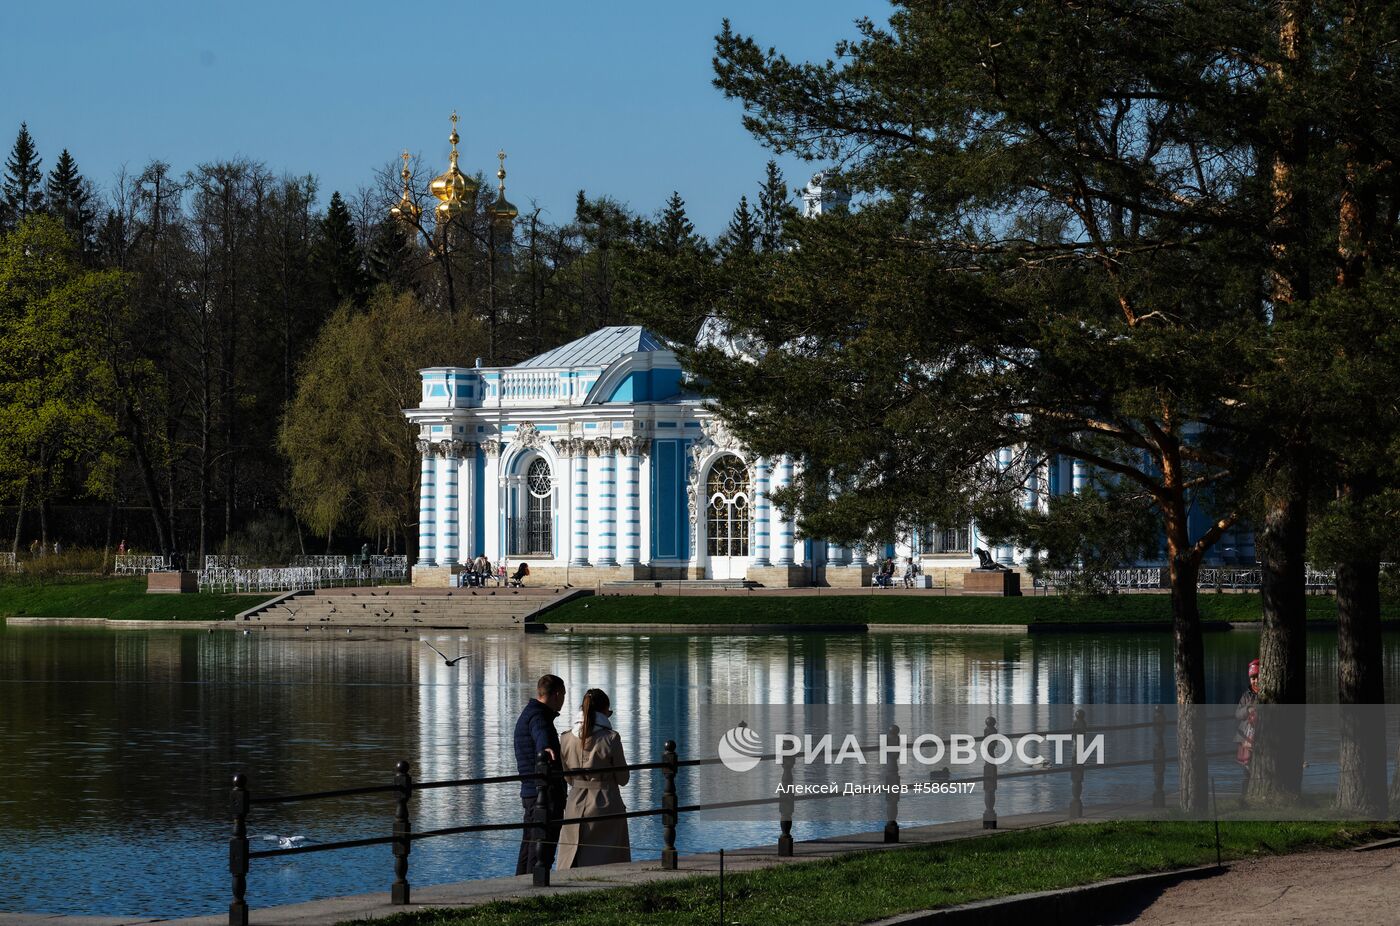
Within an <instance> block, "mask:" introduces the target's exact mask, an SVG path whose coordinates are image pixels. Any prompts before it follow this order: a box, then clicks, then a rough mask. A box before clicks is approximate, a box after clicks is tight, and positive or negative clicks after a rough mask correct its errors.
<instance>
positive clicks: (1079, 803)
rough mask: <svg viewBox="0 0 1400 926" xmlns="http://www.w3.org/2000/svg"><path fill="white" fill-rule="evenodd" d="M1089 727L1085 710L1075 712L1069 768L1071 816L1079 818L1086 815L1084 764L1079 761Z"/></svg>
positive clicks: (1073, 818) (1071, 817) (1074, 818)
mask: <svg viewBox="0 0 1400 926" xmlns="http://www.w3.org/2000/svg"><path fill="white" fill-rule="evenodd" d="M1088 729H1089V725H1088V723H1087V722H1086V721H1085V719H1084V711H1083V710H1082V709H1081V710H1077V711H1075V712H1074V755H1073V757H1072V758H1071V760H1070V762H1071V765H1070V768H1069V787H1070V799H1069V817H1070V819H1071V820H1078V819H1079V818H1080V817H1082V816H1084V765H1083V763H1081V762H1080V761H1079V750H1080V749H1082V748H1083V747H1084V734H1085V732H1086V731H1087V730H1088Z"/></svg>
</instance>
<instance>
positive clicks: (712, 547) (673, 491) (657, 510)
mask: <svg viewBox="0 0 1400 926" xmlns="http://www.w3.org/2000/svg"><path fill="white" fill-rule="evenodd" d="M421 375H422V381H423V399H422V403H421V404H420V405H419V406H418V407H417V408H415V409H409V410H407V411H406V412H405V414H406V415H407V416H408V419H409V420H410V421H411V422H413V424H414V425H416V426H417V428H418V435H419V436H418V450H419V452H420V453H421V454H422V483H421V486H422V487H421V496H420V510H419V554H418V562H417V567H416V568H415V570H414V581H415V583H417V584H446V583H447V582H449V581H450V575H451V574H452V573H453V572H455V571H458V570H459V568H460V566H462V565H463V564H466V563H468V562H470V561H471V560H472V559H473V558H474V557H476V556H477V555H478V554H481V553H484V554H485V555H486V556H487V557H488V558H489V559H490V560H491V562H492V564H493V565H496V564H499V563H501V562H509V563H511V564H512V565H514V564H515V563H517V562H518V561H520V560H525V561H527V562H529V563H530V572H531V576H532V578H534V579H536V580H537V581H540V582H543V583H550V582H557V583H563V582H568V583H571V584H574V585H583V584H594V583H597V582H604V581H612V580H619V579H634V578H636V579H700V578H707V579H743V578H749V579H752V580H754V581H758V582H761V583H763V584H764V585H778V586H783V585H807V584H811V583H812V582H814V581H822V582H829V583H831V584H841V585H858V584H861V582H862V580H863V579H864V578H866V577H868V575H869V567H868V565H867V564H866V562H865V557H863V556H862V557H856V556H853V555H852V552H851V551H850V550H846V549H843V548H839V547H835V546H832V547H826V546H824V545H819V544H813V543H812V542H810V541H807V542H801V543H799V542H797V540H796V539H795V532H794V524H793V522H792V521H791V520H788V519H785V518H783V517H782V516H781V514H780V513H779V512H778V510H777V509H776V507H774V506H773V505H772V504H770V503H769V501H768V493H769V490H770V488H773V489H776V488H781V487H783V486H786V485H788V484H789V483H790V482H791V480H792V478H793V472H794V470H793V467H794V461H793V459H792V458H791V457H787V456H784V457H781V458H778V459H771V460H770V459H764V458H754V457H753V455H752V454H750V453H748V451H747V450H746V449H745V448H744V447H742V446H740V445H739V443H738V442H737V441H736V440H735V439H734V438H733V436H732V435H731V434H730V433H729V431H728V430H727V429H726V428H725V427H724V426H723V423H722V422H720V421H719V420H718V419H717V418H715V417H714V416H713V415H711V414H710V413H709V412H708V411H707V410H706V409H705V408H704V406H703V405H702V403H701V396H699V395H696V394H694V393H690V392H686V391H684V390H683V389H682V388H681V367H680V363H679V362H678V360H677V359H676V355H675V354H674V353H673V352H672V351H670V350H668V349H667V348H666V347H665V345H664V344H663V343H662V342H661V340H660V339H659V338H657V337H656V336H654V335H653V334H651V333H650V332H648V331H647V330H645V329H643V328H640V327H636V326H630V327H614V328H603V329H601V330H599V331H595V332H593V333H592V334H590V335H588V336H586V337H583V338H580V339H578V340H577V341H573V342H571V343H569V344H565V345H563V346H562V347H557V348H555V349H553V350H551V351H547V352H545V353H543V354H540V355H539V356H537V357H532V358H530V359H529V360H526V361H525V362H523V363H520V364H517V365H515V366H512V367H486V368H483V367H475V368H462V367H433V368H430V369H426V370H422V371H421ZM963 556H964V557H966V556H967V552H966V551H964V552H963ZM857 560H859V561H857ZM848 564H849V565H853V566H854V567H856V568H853V569H848V570H844V571H843V572H842V573H841V574H839V575H838V574H836V573H835V570H829V569H828V568H827V566H828V565H830V566H837V565H843V566H844V565H848ZM828 573H831V574H829V575H828Z"/></svg>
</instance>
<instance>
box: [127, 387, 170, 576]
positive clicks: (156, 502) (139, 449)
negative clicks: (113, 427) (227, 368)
mask: <svg viewBox="0 0 1400 926" xmlns="http://www.w3.org/2000/svg"><path fill="white" fill-rule="evenodd" d="M127 429H128V432H129V433H130V435H131V449H132V453H133V454H134V455H135V457H136V468H137V470H139V471H140V473H141V485H142V486H143V487H144V488H145V490H146V500H147V502H148V503H149V504H150V506H151V519H152V520H153V521H154V522H155V527H156V543H157V544H159V547H160V552H161V553H162V554H164V555H167V556H168V555H170V554H171V553H174V552H175V550H174V548H173V547H174V545H173V544H172V543H171V540H172V537H171V535H169V534H167V533H166V529H165V525H166V514H165V506H164V504H163V503H162V501H161V497H160V486H158V485H157V484H156V471H155V467H154V466H152V465H151V455H150V454H149V453H147V452H146V433H145V430H144V429H143V428H142V427H141V422H140V420H138V419H137V417H136V415H134V414H131V415H128V416H127Z"/></svg>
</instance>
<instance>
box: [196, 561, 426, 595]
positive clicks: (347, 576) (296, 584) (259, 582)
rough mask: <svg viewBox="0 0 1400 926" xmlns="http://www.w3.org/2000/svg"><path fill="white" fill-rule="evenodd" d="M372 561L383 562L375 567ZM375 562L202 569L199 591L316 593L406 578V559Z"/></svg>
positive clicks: (375, 564)
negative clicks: (320, 589)
mask: <svg viewBox="0 0 1400 926" xmlns="http://www.w3.org/2000/svg"><path fill="white" fill-rule="evenodd" d="M373 559H378V560H382V561H383V562H380V563H375V562H373ZM373 559H372V560H371V563H370V565H369V566H351V565H349V564H348V563H345V562H344V561H342V562H340V563H339V564H337V565H333V566H273V567H268V568H262V569H238V568H219V569H203V570H200V572H199V576H198V580H199V590H200V591H201V592H222V593H231V594H246V593H251V592H296V591H314V590H315V589H318V588H343V587H345V586H347V585H372V584H374V583H376V582H393V581H399V580H402V579H403V578H404V577H405V576H406V575H407V571H408V557H406V556H379V557H373Z"/></svg>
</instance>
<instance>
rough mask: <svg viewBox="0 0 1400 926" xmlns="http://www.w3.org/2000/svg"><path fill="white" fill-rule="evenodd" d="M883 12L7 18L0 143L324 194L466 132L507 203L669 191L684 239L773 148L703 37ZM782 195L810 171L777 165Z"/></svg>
mask: <svg viewBox="0 0 1400 926" xmlns="http://www.w3.org/2000/svg"><path fill="white" fill-rule="evenodd" d="M888 9H889V7H888V4H887V3H886V2H884V0H840V2H838V0H749V2H734V0H715V2H674V0H672V2H666V0H653V2H650V3H641V2H621V0H594V2H592V3H564V2H524V0H517V2H515V3H495V4H487V3H479V2H468V3H420V2H406V3H398V4H394V3H383V2H378V3H361V2H340V3H326V2H320V0H316V2H301V0H283V2H280V3H269V2H263V0H252V2H250V0H245V2H233V3H229V2H225V3H208V2H204V0H185V2H166V0H161V2H154V0H149V2H139V3H128V2H112V0H107V2H101V3H95V2H87V0H75V2H65V3H49V2H29V3H23V4H20V3H18V2H12V3H7V4H6V9H5V13H4V19H5V24H4V26H3V28H2V29H0V87H3V88H4V89H3V91H2V92H0V148H3V149H4V152H5V153H8V150H9V146H10V144H11V142H12V141H13V138H14V133H15V132H16V131H18V129H19V124H20V122H21V121H27V122H28V123H29V128H30V131H31V132H32V133H33V135H34V137H35V140H36V142H37V143H38V145H39V151H40V154H41V156H42V157H43V160H44V165H43V166H44V169H45V171H47V170H48V169H49V168H50V167H52V166H53V162H54V158H55V157H56V156H57V154H58V152H59V151H60V150H61V149H62V148H64V147H67V148H68V149H69V150H71V151H72V152H73V155H74V156H75V157H76V158H77V159H78V164H79V167H80V168H81V169H82V170H83V172H84V173H85V174H86V175H87V176H88V177H89V178H90V179H92V180H93V181H94V182H96V183H98V184H99V186H105V185H107V184H109V183H110V181H111V178H112V176H113V175H114V174H115V172H116V171H117V169H118V168H120V167H121V166H122V165H123V164H125V165H126V166H127V167H128V168H129V169H131V170H133V171H138V170H139V169H140V168H141V166H142V165H143V164H145V163H146V162H147V161H148V160H150V159H152V158H160V159H162V160H164V161H167V162H168V163H170V164H171V165H172V166H173V167H175V168H176V169H177V170H180V171H184V170H186V169H188V168H190V167H193V166H194V165H195V164H197V163H199V162H201V161H209V160H214V159H218V158H225V157H230V156H234V155H242V156H246V157H249V158H253V159H256V160H260V161H262V162H263V163H265V164H266V165H267V166H268V167H269V168H271V169H272V170H274V171H277V172H289V173H297V174H302V173H308V172H309V173H314V174H315V175H316V176H317V177H318V178H319V179H320V181H321V187H322V190H323V197H322V198H323V200H324V199H325V198H327V197H329V195H330V191H331V190H333V189H340V190H345V191H350V190H354V189H355V188H357V187H359V186H362V185H369V184H370V182H371V180H372V175H373V171H374V169H375V168H376V167H378V166H380V165H383V164H385V163H386V162H388V161H390V160H391V159H393V158H394V157H395V155H396V154H397V153H398V152H399V151H400V150H402V149H403V148H405V147H407V148H408V149H409V150H411V151H413V152H416V153H421V154H422V155H423V156H424V157H425V158H426V159H427V161H428V162H429V165H430V166H432V167H433V169H434V170H436V169H437V168H436V165H437V164H439V163H440V164H442V165H443V166H445V165H446V155H447V147H448V145H447V135H448V132H449V128H450V126H449V123H448V120H447V117H448V115H449V114H450V113H451V111H452V110H453V109H454V108H456V109H457V110H458V112H459V113H460V114H461V116H462V120H463V121H462V128H461V133H462V138H463V142H462V146H461V149H462V167H463V169H464V170H466V171H467V172H469V173H471V172H474V171H476V170H482V171H488V172H489V171H494V169H495V167H496V161H495V153H496V151H497V149H498V148H501V147H504V148H505V149H506V151H507V152H508V153H509V155H510V157H509V160H508V161H507V164H506V167H507V169H508V170H509V172H510V176H509V178H508V181H507V182H508V185H509V190H510V196H511V199H512V200H513V201H514V202H515V203H516V204H517V205H519V206H521V207H522V208H524V207H526V206H528V205H529V204H530V203H531V202H532V201H533V202H534V203H537V204H538V205H539V206H541V207H542V208H543V209H544V212H545V215H546V216H547V218H549V219H550V220H552V221H563V220H566V219H567V218H568V217H569V216H570V215H571V214H572V211H573V200H574V195H575V193H576V192H577V191H578V190H579V189H580V188H583V189H586V190H588V191H589V192H590V193H591V194H601V193H606V194H608V195H611V196H613V197H615V198H617V199H619V200H621V201H623V202H625V203H627V204H629V205H630V206H632V207H633V208H635V209H637V210H639V211H642V212H647V213H649V212H652V211H654V210H656V209H657V208H659V207H660V206H661V204H662V202H663V201H664V200H665V198H666V197H667V196H668V195H670V192H671V190H673V189H675V190H678V191H679V192H680V193H681V195H682V196H683V197H684V198H685V200H686V202H687V204H688V207H689V210H690V214H691V217H692V219H693V220H694V221H695V223H696V225H697V227H698V228H699V229H700V230H701V231H703V232H706V233H709V234H714V233H717V232H719V231H720V230H722V229H723V227H724V225H725V223H726V222H727V221H728V218H729V215H730V213H731V212H732V211H733V208H734V205H735V204H736V203H737V202H738V198H739V195H740V194H741V193H747V194H749V196H750V198H752V197H753V193H754V191H755V189H756V188H757V183H758V181H759V179H760V178H761V177H762V175H763V165H764V163H765V161H766V160H767V159H768V157H769V154H768V152H767V151H766V150H765V149H763V148H762V147H761V146H760V145H759V144H758V142H757V141H755V140H754V139H753V138H752V137H751V136H749V135H748V134H747V133H746V132H745V131H744V130H743V127H742V126H741V124H740V107H739V105H738V104H737V103H735V102H728V101H726V100H724V99H723V97H722V96H721V95H720V93H719V91H717V90H715V89H714V88H713V87H712V86H711V85H710V80H711V77H712V71H711V64H710V59H711V57H712V55H713V51H714V43H713V37H714V34H715V33H716V32H718V31H719V28H720V22H721V20H722V19H723V18H724V17H726V16H728V17H729V18H730V19H731V20H732V21H733V23H734V27H735V29H736V30H738V31H740V32H744V33H748V34H752V35H754V36H756V37H757V38H758V39H759V41H760V42H762V43H763V44H764V45H773V46H776V47H777V48H779V49H780V50H782V51H784V52H786V53H787V54H789V55H790V56H795V57H803V58H826V57H829V56H830V55H831V53H832V49H833V46H834V44H835V42H836V41H837V40H838V39H839V38H842V37H850V36H853V35H854V34H855V29H854V27H853V25H852V22H853V20H855V19H856V18H857V17H859V16H863V15H868V16H872V17H873V18H876V19H877V20H883V19H885V18H886V17H887V13H888ZM780 163H782V165H783V167H784V170H785V172H786V173H787V175H788V181H789V185H790V186H792V187H797V186H800V185H801V183H802V182H805V180H806V178H807V176H809V175H810V173H811V172H812V170H814V169H815V168H814V167H813V166H811V165H805V164H802V163H801V162H798V161H795V160H784V161H781V162H780Z"/></svg>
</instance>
